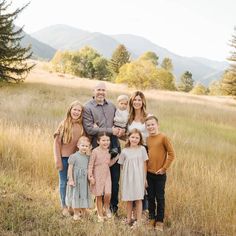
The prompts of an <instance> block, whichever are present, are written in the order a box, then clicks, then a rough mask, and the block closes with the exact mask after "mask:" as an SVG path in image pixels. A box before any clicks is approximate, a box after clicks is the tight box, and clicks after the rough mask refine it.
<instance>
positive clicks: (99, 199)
mask: <svg viewBox="0 0 236 236" xmlns="http://www.w3.org/2000/svg"><path fill="white" fill-rule="evenodd" d="M96 204H97V211H98V215H99V216H101V217H103V213H102V196H97V197H96Z"/></svg>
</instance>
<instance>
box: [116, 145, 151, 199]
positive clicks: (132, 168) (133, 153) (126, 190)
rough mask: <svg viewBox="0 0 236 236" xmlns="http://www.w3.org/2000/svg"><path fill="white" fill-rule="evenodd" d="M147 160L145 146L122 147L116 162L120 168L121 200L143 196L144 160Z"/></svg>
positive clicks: (141, 197)
mask: <svg viewBox="0 0 236 236" xmlns="http://www.w3.org/2000/svg"><path fill="white" fill-rule="evenodd" d="M147 160H148V155H147V151H146V149H145V147H143V146H138V147H136V148H131V147H129V148H124V149H123V150H122V152H121V154H120V158H119V161H118V163H119V164H121V165H123V170H122V200H123V201H135V200H141V199H143V198H144V190H145V173H144V162H145V161H147Z"/></svg>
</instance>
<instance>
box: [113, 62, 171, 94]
mask: <svg viewBox="0 0 236 236" xmlns="http://www.w3.org/2000/svg"><path fill="white" fill-rule="evenodd" d="M116 83H125V84H127V85H128V86H129V87H134V88H138V89H150V88H152V89H154V88H156V89H171V90H173V89H175V85H174V76H173V75H172V74H171V73H170V72H168V71H166V70H165V69H163V68H157V67H156V65H154V64H153V62H152V61H150V60H140V59H139V60H137V61H133V62H131V63H128V64H125V65H123V66H122V67H121V68H120V73H119V74H118V76H117V77H116Z"/></svg>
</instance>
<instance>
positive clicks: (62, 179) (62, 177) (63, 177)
mask: <svg viewBox="0 0 236 236" xmlns="http://www.w3.org/2000/svg"><path fill="white" fill-rule="evenodd" d="M61 160H62V166H63V169H62V170H60V171H59V191H60V199H61V206H62V207H66V186H67V172H68V157H62V158H61Z"/></svg>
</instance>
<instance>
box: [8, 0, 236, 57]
mask: <svg viewBox="0 0 236 236" xmlns="http://www.w3.org/2000/svg"><path fill="white" fill-rule="evenodd" d="M12 2H13V4H12V9H14V8H16V7H20V6H23V5H24V4H25V3H27V2H29V0H14V1H12ZM235 12H236V0H67V1H64V0H31V3H30V5H29V6H28V7H27V8H26V9H25V10H24V11H23V12H22V13H21V14H20V15H19V16H18V18H17V20H16V22H15V23H16V24H17V25H18V26H23V25H24V30H25V31H26V32H27V33H33V32H36V31H38V30H40V29H42V28H44V27H47V26H50V25H54V24H65V25H69V26H73V27H76V28H79V29H83V30H87V31H90V32H100V33H104V34H108V35H112V34H133V35H138V36H143V37H145V38H146V39H148V40H151V41H152V42H153V43H155V44H157V45H159V46H161V47H164V48H166V49H168V50H170V51H171V52H173V53H176V54H178V55H181V56H188V57H192V56H198V57H205V58H209V59H213V60H218V61H224V60H226V58H227V57H228V56H229V54H230V53H229V52H230V47H229V45H228V43H229V40H230V39H231V38H232V34H233V32H234V26H236V13H235Z"/></svg>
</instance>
